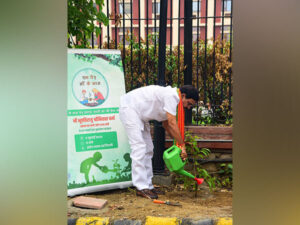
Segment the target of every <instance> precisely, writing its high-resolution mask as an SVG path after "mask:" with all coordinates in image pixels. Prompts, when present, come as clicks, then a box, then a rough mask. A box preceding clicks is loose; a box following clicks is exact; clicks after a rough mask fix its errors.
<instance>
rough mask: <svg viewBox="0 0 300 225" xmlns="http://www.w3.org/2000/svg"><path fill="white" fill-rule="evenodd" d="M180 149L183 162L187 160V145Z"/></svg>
mask: <svg viewBox="0 0 300 225" xmlns="http://www.w3.org/2000/svg"><path fill="white" fill-rule="evenodd" d="M180 149H181V153H180V156H181V158H182V159H183V160H186V158H187V153H186V150H185V145H182V146H181V147H180Z"/></svg>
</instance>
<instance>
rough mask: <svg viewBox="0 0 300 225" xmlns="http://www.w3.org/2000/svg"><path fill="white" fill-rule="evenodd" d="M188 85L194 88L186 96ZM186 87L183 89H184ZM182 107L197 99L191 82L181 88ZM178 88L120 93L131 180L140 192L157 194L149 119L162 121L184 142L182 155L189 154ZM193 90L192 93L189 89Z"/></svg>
mask: <svg viewBox="0 0 300 225" xmlns="http://www.w3.org/2000/svg"><path fill="white" fill-rule="evenodd" d="M184 87H186V89H188V90H191V91H192V95H190V96H192V98H187V94H188V93H183V92H187V91H185V89H184ZM182 90H183V91H182ZM180 91H181V94H182V102H183V107H185V108H191V107H192V106H193V105H195V103H196V101H198V91H197V90H196V89H195V88H194V87H193V86H191V85H185V86H183V87H182V88H181V89H180ZM178 92H179V90H178V89H177V88H172V87H170V86H167V87H162V86H157V85H150V86H146V87H142V88H138V89H135V90H133V91H130V92H128V93H127V94H125V95H123V96H121V103H120V119H121V121H122V123H123V125H124V127H125V130H126V133H127V136H128V140H129V144H130V148H131V154H130V157H131V159H132V182H133V185H134V186H135V187H136V188H137V195H140V196H143V197H148V198H157V194H156V191H155V189H154V187H153V185H152V177H153V172H152V157H153V143H152V138H151V134H150V125H149V121H150V120H156V121H159V122H163V126H164V128H165V129H166V130H167V131H168V133H170V135H171V136H172V137H173V138H174V139H175V140H176V141H177V143H179V144H181V145H182V146H183V147H182V154H183V157H186V152H185V147H184V141H183V138H182V137H181V135H180V132H179V128H178V125H177V122H176V111H177V105H178V103H179V101H180V99H179V93H178ZM189 94H191V93H189Z"/></svg>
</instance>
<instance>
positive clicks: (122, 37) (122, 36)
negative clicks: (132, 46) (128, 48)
mask: <svg viewBox="0 0 300 225" xmlns="http://www.w3.org/2000/svg"><path fill="white" fill-rule="evenodd" d="M123 39H124V35H123V34H120V35H119V41H120V43H122V44H123ZM125 45H129V41H127V40H126V36H125Z"/></svg>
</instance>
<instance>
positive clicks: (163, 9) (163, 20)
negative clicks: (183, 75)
mask: <svg viewBox="0 0 300 225" xmlns="http://www.w3.org/2000/svg"><path fill="white" fill-rule="evenodd" d="M167 8H168V0H161V1H160V21H159V40H158V41H159V43H158V44H159V46H158V47H159V49H158V50H159V52H158V81H157V84H158V85H161V86H165V63H166V36H167V35H166V30H167ZM164 150H165V130H164V128H163V127H162V123H161V122H157V121H155V122H154V155H153V160H152V163H153V173H154V174H164V170H165V164H164V161H163V153H164Z"/></svg>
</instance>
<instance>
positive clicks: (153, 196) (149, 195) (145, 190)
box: [136, 189, 158, 199]
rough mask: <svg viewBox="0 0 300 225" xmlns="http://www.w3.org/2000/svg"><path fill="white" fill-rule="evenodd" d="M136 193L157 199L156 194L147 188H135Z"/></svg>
mask: <svg viewBox="0 0 300 225" xmlns="http://www.w3.org/2000/svg"><path fill="white" fill-rule="evenodd" d="M136 195H137V196H141V197H144V198H149V199H157V198H158V196H157V194H155V193H153V192H152V191H151V190H149V189H143V190H136Z"/></svg>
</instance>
